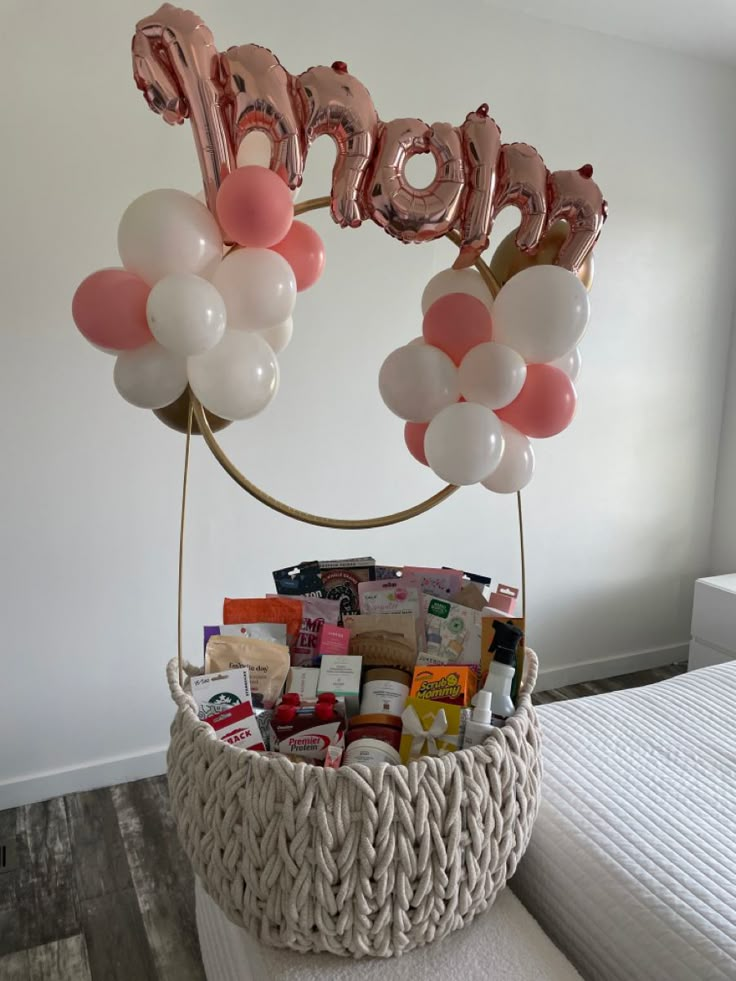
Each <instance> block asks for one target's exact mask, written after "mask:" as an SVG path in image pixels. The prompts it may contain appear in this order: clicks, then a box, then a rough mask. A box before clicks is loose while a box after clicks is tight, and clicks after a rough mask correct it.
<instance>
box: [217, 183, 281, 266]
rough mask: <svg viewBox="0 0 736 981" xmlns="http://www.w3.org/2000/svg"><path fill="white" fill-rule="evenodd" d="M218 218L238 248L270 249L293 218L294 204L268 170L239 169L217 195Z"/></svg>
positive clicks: (222, 185)
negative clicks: (240, 246)
mask: <svg viewBox="0 0 736 981" xmlns="http://www.w3.org/2000/svg"><path fill="white" fill-rule="evenodd" d="M217 218H218V221H219V222H220V225H221V226H222V229H223V231H224V232H225V235H226V236H227V237H228V238H230V239H232V240H233V241H235V242H238V244H239V245H247V246H250V247H252V248H257V249H270V248H271V246H273V245H276V243H277V242H280V241H281V240H282V239H283V238H285V237H286V234H287V233H288V231H289V228H290V227H291V223H292V221H293V219H294V202H293V201H292V198H291V192H290V191H289V188H288V187H287V185H286V184H285V183H284V181H283V180H282V179H281V178H280V177H279V176H278V174H275V173H274V172H273V171H272V170H269V169H268V168H267V167H238V169H237V170H234V171H233V172H232V173H230V174H228V175H227V177H226V178H225V180H224V181H223V182H222V184H221V186H220V190H219V191H218V194H217Z"/></svg>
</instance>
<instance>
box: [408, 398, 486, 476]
mask: <svg viewBox="0 0 736 981" xmlns="http://www.w3.org/2000/svg"><path fill="white" fill-rule="evenodd" d="M424 452H425V453H426V455H427V462H428V463H429V465H430V467H431V468H432V470H434V472H435V473H436V474H437V476H438V477H441V478H442V480H446V481H447V482H448V484H458V485H461V486H464V485H466V484H477V483H478V481H479V480H485V479H486V477H489V476H490V475H491V474H492V473H493V471H494V470H495V469H496V467H497V466H498V465H499V463H500V462H501V457H502V455H503V428H502V425H501V420H500V419H499V418H498V416H497V415H496V413H495V412H492V411H491V410H490V409H488V408H486V406H485V405H477V404H476V403H475V402H457V403H455V405H448V406H447V408H445V409H443V410H442V411H441V412H439V413H438V414H437V415H436V416H435V417H434V419H433V420H432V421H431V422H430V424H429V426H428V427H427V432H426V434H425V436H424Z"/></svg>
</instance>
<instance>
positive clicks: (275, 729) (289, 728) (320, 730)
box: [271, 693, 345, 763]
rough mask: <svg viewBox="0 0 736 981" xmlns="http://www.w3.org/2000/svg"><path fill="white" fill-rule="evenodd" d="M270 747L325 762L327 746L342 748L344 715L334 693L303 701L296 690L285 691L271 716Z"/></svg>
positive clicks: (315, 761)
mask: <svg viewBox="0 0 736 981" xmlns="http://www.w3.org/2000/svg"><path fill="white" fill-rule="evenodd" d="M271 734H272V738H271V748H272V749H273V750H275V751H276V752H278V753H285V754H286V755H287V756H290V757H292V758H293V759H298V760H303V761H305V762H310V763H324V761H325V757H326V755H327V748H328V746H337V747H338V748H339V749H342V747H343V745H344V734H345V716H344V714H343V709H342V706H341V705H339V704H338V702H337V700H336V699H335V696H334V695H330V694H326V695H322V696H320V698H319V700H318V701H317V703H316V704H312V705H302V704H301V701H300V699H299V696H298V695H297V694H296V693H290V694H288V695H284V697H283V699H282V701H281V704H280V705H278V706H277V708H276V711H275V712H274V716H273V719H272V720H271Z"/></svg>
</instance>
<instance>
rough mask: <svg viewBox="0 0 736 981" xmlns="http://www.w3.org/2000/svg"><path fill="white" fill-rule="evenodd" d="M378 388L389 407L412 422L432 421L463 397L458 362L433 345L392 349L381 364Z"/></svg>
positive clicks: (412, 345) (411, 345) (409, 345)
mask: <svg viewBox="0 0 736 981" xmlns="http://www.w3.org/2000/svg"><path fill="white" fill-rule="evenodd" d="M378 388H379V390H380V392H381V398H382V399H383V401H384V402H385V403H386V405H387V406H388V407H389V409H390V410H391V411H392V412H393V413H394V414H395V415H397V416H398V417H399V418H400V419H406V420H407V421H408V422H429V420H430V419H431V418H432V417H433V416H434V415H436V413H438V412H439V411H440V409H444V408H445V406H448V405H451V404H452V403H453V402H457V400H458V398H459V397H460V385H459V382H458V373H457V368H456V367H455V364H454V363H453V361H452V359H451V358H449V357H448V356H447V355H446V354H445V353H444V351H440V349H439V348H437V347H432V345H431V344H407V345H406V346H405V347H400V348H397V350H396V351H392V352H391V354H389V356H388V357H387V358H386V360H385V361H384V362H383V364H382V365H381V371H380V373H379V375H378Z"/></svg>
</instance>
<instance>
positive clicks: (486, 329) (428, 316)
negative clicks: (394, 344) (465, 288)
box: [422, 293, 493, 365]
mask: <svg viewBox="0 0 736 981" xmlns="http://www.w3.org/2000/svg"><path fill="white" fill-rule="evenodd" d="M492 332H493V324H492V323H491V315H490V313H489V312H488V307H487V306H486V305H485V304H484V303H482V302H481V301H480V300H479V299H478V298H477V297H475V296H471V295H470V294H469V293H446V294H445V295H444V296H441V297H440V298H439V299H438V300H435V301H434V303H433V304H432V305H431V307H429V309H428V310H427V312H426V313H425V314H424V326H423V328H422V333H423V334H424V340H425V341H426V342H427V344H432V345H433V346H434V347H438V348H439V349H440V351H444V352H445V354H449V356H450V357H451V358H452V360H453V361H454V362H455V364H457V365H459V364H460V362H461V361H462V360H463V358H464V357H465V355H466V354H467V353H468V351H469V350H470V349H471V348H473V347H475V346H476V344H483V343H485V342H486V341H490V339H491V334H492Z"/></svg>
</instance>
